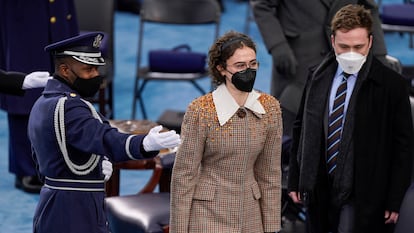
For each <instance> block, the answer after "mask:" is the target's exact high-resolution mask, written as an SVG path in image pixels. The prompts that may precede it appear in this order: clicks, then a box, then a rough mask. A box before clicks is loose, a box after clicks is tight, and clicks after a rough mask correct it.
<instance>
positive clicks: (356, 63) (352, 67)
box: [336, 52, 367, 74]
mask: <svg viewBox="0 0 414 233" xmlns="http://www.w3.org/2000/svg"><path fill="white" fill-rule="evenodd" d="M336 60H337V61H338V63H339V66H341V68H342V70H343V71H344V72H345V73H348V74H355V73H358V72H359V70H360V69H361V67H362V65H364V63H365V61H366V60H367V57H366V56H364V55H362V54H360V53H355V52H347V53H341V54H339V55H338V54H336Z"/></svg>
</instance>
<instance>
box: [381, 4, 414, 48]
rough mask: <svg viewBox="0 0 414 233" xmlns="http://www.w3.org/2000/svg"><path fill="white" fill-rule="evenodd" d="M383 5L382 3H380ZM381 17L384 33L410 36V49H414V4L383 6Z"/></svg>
mask: <svg viewBox="0 0 414 233" xmlns="http://www.w3.org/2000/svg"><path fill="white" fill-rule="evenodd" d="M379 4H381V3H379ZM380 9H381V11H380V16H381V20H382V25H381V27H382V29H383V30H384V32H387V31H390V32H399V33H408V34H409V47H410V48H414V38H413V35H414V2H412V1H407V0H405V1H404V3H395V4H381V8H380Z"/></svg>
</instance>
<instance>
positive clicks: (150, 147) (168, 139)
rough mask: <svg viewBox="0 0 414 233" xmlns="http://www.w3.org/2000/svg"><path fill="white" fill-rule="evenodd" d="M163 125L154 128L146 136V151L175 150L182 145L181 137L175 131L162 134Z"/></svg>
mask: <svg viewBox="0 0 414 233" xmlns="http://www.w3.org/2000/svg"><path fill="white" fill-rule="evenodd" d="M161 129H162V126H161V125H157V126H155V127H153V128H152V129H151V130H150V131H149V133H148V135H147V136H145V138H144V140H143V142H142V144H143V146H144V150H145V151H156V150H161V149H164V148H174V147H176V146H178V145H180V143H181V139H180V135H179V134H177V133H176V132H175V130H170V131H167V132H160V131H161Z"/></svg>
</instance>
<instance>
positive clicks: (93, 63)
mask: <svg viewBox="0 0 414 233" xmlns="http://www.w3.org/2000/svg"><path fill="white" fill-rule="evenodd" d="M102 38H103V34H102V33H100V32H92V33H88V34H83V35H80V36H76V37H72V38H69V39H66V40H63V41H60V42H57V43H54V44H51V45H48V46H46V47H45V50H46V51H48V52H50V53H51V54H52V56H53V57H54V60H55V74H54V76H53V79H51V80H49V82H48V83H47V85H46V87H45V90H44V92H43V94H42V96H41V97H40V98H39V99H38V100H37V101H36V103H35V104H34V106H33V109H32V111H31V114H30V119H29V127H28V134H29V139H30V141H31V143H32V147H33V157H34V159H35V161H36V164H37V167H38V172H39V175H40V177H41V179H42V180H43V181H44V186H43V187H42V190H41V192H40V199H39V203H38V206H37V208H36V211H35V216H34V222H33V231H34V232H36V233H46V232H47V233H50V232H60V233H65V232H67V233H69V232H94V233H98V232H99V233H101V232H105V233H106V232H109V230H108V226H107V224H106V215H105V209H104V197H105V192H104V178H103V175H102V173H101V172H100V171H101V168H100V166H99V165H100V164H101V161H102V160H104V159H105V158H106V157H107V158H109V159H110V160H111V161H115V162H119V161H126V160H132V159H145V158H152V157H154V156H156V155H157V154H158V152H159V150H160V149H163V148H173V147H176V146H178V145H179V144H180V142H181V139H180V136H179V135H178V134H177V133H176V132H175V131H168V132H160V130H161V128H162V126H156V127H154V128H152V129H151V130H150V132H149V133H148V134H147V135H130V134H124V133H120V132H118V130H117V129H116V128H113V127H111V126H110V125H109V123H108V121H107V119H105V118H104V117H103V116H102V115H101V114H99V113H98V112H96V110H95V109H94V107H93V106H92V104H91V103H90V102H88V101H86V100H84V99H83V97H89V96H93V95H94V94H95V93H96V92H97V91H98V90H99V86H100V84H101V82H102V77H101V76H99V72H98V69H97V68H98V66H102V65H105V61H104V59H103V58H102V57H101V52H100V49H99V46H100V43H101V40H102Z"/></svg>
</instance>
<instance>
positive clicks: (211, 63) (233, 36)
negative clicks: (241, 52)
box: [208, 31, 256, 86]
mask: <svg viewBox="0 0 414 233" xmlns="http://www.w3.org/2000/svg"><path fill="white" fill-rule="evenodd" d="M244 46H247V47H249V48H251V49H253V50H254V52H256V44H255V43H254V42H253V40H252V39H251V38H250V37H249V36H247V35H245V34H243V33H240V32H236V31H229V32H226V33H225V34H224V35H223V36H221V37H220V38H218V39H217V40H216V41H215V42H214V44H213V45H212V46H211V48H210V50H209V51H208V71H209V73H210V75H211V77H212V79H213V83H214V84H215V85H217V86H218V85H220V84H222V83H225V82H226V78H225V77H223V76H222V75H221V73H220V71H219V70H218V69H217V66H219V65H220V66H222V67H223V68H224V69H225V68H226V66H227V65H226V64H227V63H226V62H227V60H228V59H229V58H230V57H231V56H233V54H234V52H235V51H236V50H237V49H239V48H243V47H244Z"/></svg>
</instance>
